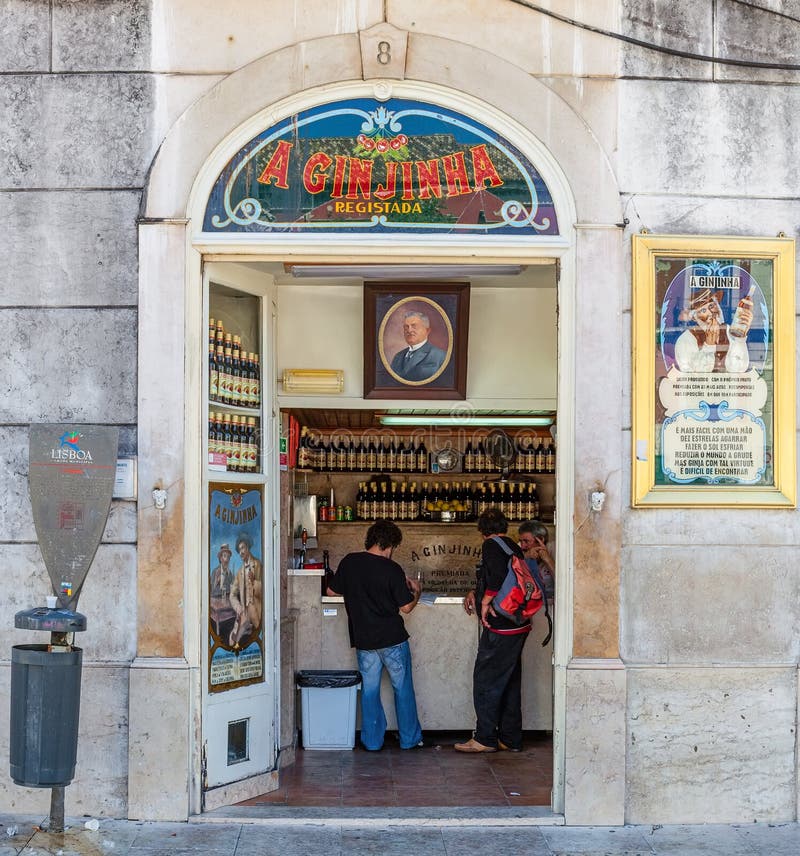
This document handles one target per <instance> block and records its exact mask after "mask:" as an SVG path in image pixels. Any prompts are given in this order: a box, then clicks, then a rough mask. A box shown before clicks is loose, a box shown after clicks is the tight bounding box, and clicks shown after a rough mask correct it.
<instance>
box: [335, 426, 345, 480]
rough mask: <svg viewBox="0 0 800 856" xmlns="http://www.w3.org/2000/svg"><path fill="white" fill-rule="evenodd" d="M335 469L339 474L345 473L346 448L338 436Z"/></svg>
mask: <svg viewBox="0 0 800 856" xmlns="http://www.w3.org/2000/svg"><path fill="white" fill-rule="evenodd" d="M336 469H337V470H338V471H339V472H340V473H344V472H347V446H345V444H344V439H343V438H342V437H341V435H340V436H339V443H338V445H337V446H336Z"/></svg>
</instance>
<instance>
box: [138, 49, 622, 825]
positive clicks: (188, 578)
mask: <svg viewBox="0 0 800 856" xmlns="http://www.w3.org/2000/svg"><path fill="white" fill-rule="evenodd" d="M273 61H274V58H273ZM268 64H269V63H268V62H267V61H266V60H265V65H268ZM248 73H249V74H252V73H255V74H256V76H258V75H259V74H262V73H264V69H263V68H262V69H250V71H249V72H248ZM237 76H238V75H234V76H233V77H237ZM240 82H241V81H240ZM226 85H227V84H226ZM226 85H223V84H221V87H222V88H223V89H224V88H226ZM379 86H381V87H385V86H387V84H386V83H382V84H379ZM388 86H389V87H390V88H389V92H392V93H394V94H407V95H409V96H413V97H419V96H420V95H421V93H424V94H425V97H427V98H428V99H431V98H432V97H433V98H435V99H436V100H437V101H438V102H439V103H442V104H445V105H447V106H452V107H455V108H458V109H461V110H463V111H464V112H467V113H469V114H470V115H475V116H479V117H480V118H481V120H482V121H484V122H485V123H486V124H487V125H491V126H494V127H502V129H503V132H504V133H505V134H506V135H507V136H509V137H510V138H513V139H514V140H515V141H516V142H517V144H518V145H519V146H520V148H521V149H522V150H523V151H525V152H527V153H528V154H529V156H530V157H531V159H532V160H534V161H535V162H536V163H537V166H539V167H540V168H541V169H542V170H543V172H544V173H546V175H547V178H548V181H549V182H550V186H551V187H552V188H553V189H554V196H556V197H557V199H558V202H557V207H559V208H560V210H561V211H563V212H564V214H563V216H562V223H563V224H564V230H563V231H564V234H565V235H566V240H562V241H560V242H558V246H553V245H551V246H549V247H540V248H532V247H530V246H525V245H524V244H523V243H521V242H518V241H517V242H514V241H508V242H498V243H497V244H495V245H493V246H492V248H491V250H488V251H487V248H486V247H483V246H481V245H480V243H479V242H478V243H470V242H469V241H460V242H458V244H448V243H447V242H446V241H420V240H418V239H416V240H414V241H413V242H403V241H397V240H392V241H388V240H387V241H366V240H364V239H359V238H354V239H351V240H348V241H346V242H342V241H336V242H332V241H327V240H320V239H317V240H314V239H311V238H308V237H305V236H304V237H303V238H300V239H293V240H277V241H270V242H263V241H260V240H257V239H256V240H254V239H253V237H252V236H242V237H237V238H235V239H230V238H228V239H225V240H220V241H210V240H208V239H207V237H204V236H202V235H201V234H199V228H198V227H197V224H198V223H199V221H200V212H201V209H202V208H204V204H205V199H206V198H207V194H208V191H209V188H210V184H211V182H212V181H213V179H214V177H215V176H216V174H217V173H218V171H219V169H220V167H221V166H222V165H223V164H224V163H225V162H226V161H227V159H228V158H229V157H230V155H231V153H232V152H233V151H236V150H237V148H238V147H239V146H241V145H242V144H243V143H245V142H246V141H247V140H248V139H250V138H251V137H252V136H253V135H254V134H255V133H257V132H258V131H260V130H261V129H263V127H264V126H265V122H266V121H267V118H266V117H267V116H269V117H270V118H272V117H274V116H276V115H291V114H292V113H293V112H295V111H297V110H298V109H301V108H302V107H303V106H305V105H309V104H314V103H320V102H323V101H325V100H329V99H330V98H331V95H332V93H331V89H330V88H327V89H326V90H325V91H324V92H323V91H319V90H318V91H308V92H303V93H299V94H297V95H294V96H292V97H291V99H286V100H284V101H283V102H278V103H277V104H275V105H273V106H270V108H269V112H268V113H266V114H265V113H263V112H259V113H256V114H254V115H253V116H252V118H251V119H249V120H248V121H246V122H244V123H242V124H240V125H239V127H238V128H236V129H235V130H232V131H231V133H230V134H229V135H228V136H227V137H226V138H225V140H224V141H222V142H220V143H217V147H216V149H215V150H214V151H213V152H210V153H209V154H208V156H207V157H206V160H205V164H204V165H203V166H202V167H201V168H199V169H198V170H197V171H196V172H195V175H196V176H197V178H196V181H195V182H194V185H193V190H192V191H191V193H190V192H189V187H190V185H191V176H190V171H191V169H194V168H195V167H194V166H193V165H192V164H191V163H189V164H187V163H186V162H185V159H182V157H181V151H182V150H181V143H182V141H183V140H186V139H190V138H193V139H195V140H196V138H197V137H196V135H195V134H193V133H192V131H193V130H195V131H197V132H199V133H201V136H205V137H207V138H209V139H211V138H213V139H216V134H210V133H209V132H208V130H207V129H205V130H202V132H201V129H204V128H205V122H206V119H207V116H208V110H212V109H213V103H214V101H215V100H216V99H208V100H206V99H204V102H205V103H203V104H200V105H198V106H197V107H196V108H193V109H192V111H190V114H191V115H190V114H187V116H186V117H184V119H183V120H182V121H181V123H179V127H176V128H175V130H174V133H173V134H171V135H170V138H169V139H168V141H167V143H165V145H164V146H163V147H162V152H161V154H160V156H159V159H158V161H157V164H156V166H155V167H154V170H153V174H152V179H151V185H150V193H149V195H148V200H147V206H146V212H145V217H144V218H143V220H142V226H141V259H142V269H141V273H140V278H141V297H142V303H141V308H142V314H141V319H140V351H141V353H142V358H141V359H140V364H141V363H144V364H145V366H144V368H145V373H146V374H150V373H152V371H153V369H152V366H149V367H148V365H147V363H148V360H149V359H150V356H151V354H153V353H154V350H153V349H154V348H155V346H156V344H157V343H158V344H159V345H161V344H163V342H164V336H165V335H166V337H167V339H168V340H169V341H170V343H171V346H172V347H174V352H173V353H174V359H175V366H177V365H178V363H179V364H180V367H181V369H182V368H183V361H182V355H183V354H184V353H185V354H186V355H187V361H186V371H185V374H183V373H182V374H183V377H182V390H183V396H184V398H183V401H181V402H180V405H181V406H180V407H178V406H177V402H176V408H175V409H176V411H177V412H178V413H181V414H183V415H184V417H185V422H184V420H183V419H181V420H180V426H179V425H178V422H177V421H175V422H174V423H173V424H172V426H170V425H169V424H167V425H166V426H165V429H166V431H167V433H168V434H170V433H171V432H175V431H176V430H177V434H176V433H171V436H173V437H174V436H180V437H182V439H183V447H182V449H181V452H182V454H181V455H180V456H175V455H174V454H172V455H170V457H169V460H167V461H165V460H164V458H163V452H160V453H159V454H160V455H161V456H162V457H161V458H160V459H159V458H158V457H157V456H156V457H154V458H152V459H151V463H152V467H153V469H152V472H151V473H149V472H145V473H143V476H145V477H146V476H148V475H152V476H153V477H154V478H156V471H157V466H158V465H159V464H160V465H161V469H162V471H163V472H164V475H159V476H158V478H160V479H166V478H168V477H169V473H170V471H173V472H177V475H178V478H177V479H176V481H179V482H180V486H181V490H180V499H181V508H182V509H183V511H184V518H185V525H181V526H178V525H177V521H176V522H175V527H174V529H172V530H171V534H172V535H174V537H175V542H174V543H175V544H176V545H179V546H180V547H181V548H182V549H181V561H180V570H181V573H183V575H184V578H185V586H184V591H185V602H184V614H185V616H186V622H185V635H184V638H183V651H182V652H181V653H180V654H179V653H177V652H175V654H173V655H172V657H173V659H175V660H177V661H180V660H181V654H183V655H184V656H185V659H186V661H187V662H188V664H189V665H188V667H187V669H186V673H185V674H184V673H183V667H182V666H181V665H180V664H177V665H173V664H172V663H170V664H169V665H166V664H164V662H163V660H164V658H163V657H161V658H160V662H159V663H155V662H153V657H152V655H151V654H150V652H148V651H146V650H143V651H141V652H140V657H139V659H138V660H137V664H138V667H139V668H140V669H141V670H142V674H145V673H147V674H148V675H150V674H152V669H154V668H155V669H157V670H163V671H164V672H165V673H167V674H169V672H168V669H170V668H171V669H173V671H174V672H177V673H180V674H181V680H180V681H179V682H178V683H181V682H182V681H183V680H184V679H185V691H186V695H187V697H188V698H189V699H190V703H189V705H188V710H187V721H188V722H189V723H190V724H191V727H190V729H189V736H187V741H186V746H185V749H186V755H185V757H186V762H187V768H188V769H187V779H186V780H187V789H188V791H189V794H190V800H189V811H190V813H191V812H194V811H198V810H199V809H200V803H201V793H202V773H201V771H202V766H203V752H202V743H201V741H200V740H199V739H198V738H197V737H196V735H197V734H198V733H202V722H201V714H200V711H201V709H202V683H201V681H200V680H199V670H198V667H199V666H200V663H199V661H198V652H199V651H200V650H201V647H202V646H201V633H200V632H199V628H200V626H201V624H202V622H201V621H200V620H199V616H200V615H201V614H202V610H201V595H200V592H199V591H198V588H197V585H196V580H197V578H196V573H197V571H196V569H197V567H199V566H202V564H203V562H202V558H201V553H202V549H203V547H202V545H203V543H204V538H203V532H204V529H203V522H202V520H203V513H204V512H203V506H204V499H203V481H202V476H201V475H200V473H199V472H198V469H197V466H196V463H195V462H196V461H198V460H199V459H200V456H201V449H202V442H201V435H200V428H199V426H201V424H202V415H201V407H200V400H199V396H198V393H197V391H198V390H199V389H200V384H201V379H202V369H201V363H200V360H199V358H197V357H196V356H195V357H191V358H188V357H189V355H191V354H194V355H198V354H199V353H201V352H202V348H200V344H201V342H200V340H201V338H202V335H203V333H202V332H201V331H202V330H203V319H202V316H203V312H204V308H203V306H202V301H201V300H200V299H199V298H200V296H201V295H202V265H203V261H204V260H207V261H215V262H216V261H221V260H223V259H224V260H227V261H238V262H243V261H244V262H248V263H254V262H260V263H272V262H279V263H286V262H288V261H297V260H299V261H304V262H310V261H315V262H317V261H319V262H323V263H325V262H328V263H329V262H332V261H337V260H342V259H346V258H349V257H352V255H353V254H354V253H357V254H358V257H359V260H360V261H362V262H372V263H387V262H394V263H397V262H398V261H399V260H402V261H404V262H408V261H415V260H418V261H420V262H426V263H437V262H438V263H442V262H444V261H448V262H461V263H464V262H465V261H467V260H473V259H474V258H475V257H476V255H478V256H479V257H480V259H481V261H485V262H486V263H489V264H492V263H494V264H497V263H499V262H510V261H517V262H520V261H521V262H523V263H530V262H533V261H536V260H538V259H542V258H557V259H558V260H559V263H560V282H559V307H560V321H559V324H560V337H559V381H558V383H559V391H558V394H559V400H560V401H561V402H563V404H562V406H561V407H560V412H559V434H560V437H561V438H562V442H563V440H565V439H566V440H567V444H568V443H569V439H568V438H570V437H571V436H572V435H573V434H574V420H575V417H574V412H573V411H572V410H571V408H570V402H571V400H572V395H571V393H572V389H573V383H574V379H573V372H574V369H573V361H572V356H571V355H572V347H573V342H574V326H575V320H576V319H575V314H574V306H575V297H574V295H575V290H576V285H575V282H576V274H575V270H576V262H575V253H576V241H575V236H574V233H573V232H572V229H571V228H570V225H569V224H571V223H575V222H576V220H577V215H576V214H575V206H574V203H573V198H572V193H571V191H570V188H569V186H568V184H567V181H566V179H565V177H564V171H563V169H562V168H561V167H560V166H559V165H558V164H557V163H556V161H555V159H554V158H553V157H552V155H551V154H550V153H549V152H548V150H547V149H546V148H545V147H544V146H543V145H542V143H541V142H540V141H539V140H538V139H537V138H536V136H535V135H533V134H532V133H531V132H530V130H529V129H526V128H525V127H523V126H522V125H521V124H520V123H519V122H518V121H516V120H514V119H512V118H511V117H510V114H507V113H505V112H502V111H500V110H498V109H497V108H494V107H491V108H490V107H488V106H487V104H486V103H485V102H483V101H480V100H478V99H476V98H472V97H467V96H465V95H463V94H462V93H457V92H454V91H452V90H450V89H445V88H443V87H441V86H439V85H437V84H436V83H433V82H416V83H410V82H403V83H397V82H393V83H391V84H388ZM531 86H534V88H535V89H536V90H537V92H536V95H537V98H539V99H542V98H543V99H544V100H548V99H550V100H552V96H550V95H549V94H548V93H546V92H543V91H541V88H539V87H538V86H536V85H535V82H533V81H531V80H530V79H526V87H528V88H530V87H531ZM335 91H336V95H337V96H339V97H345V96H349V95H350V96H352V95H356V96H359V95H365V94H374V92H375V85H373V84H366V83H357V84H347V85H344V84H342V85H339V86H337V87H335ZM379 91H380V93H381V96H382V97H385V95H386V91H385V90H384V89H380V90H379ZM218 94H219V93H218ZM219 103H220V102H219V101H218V100H216V104H217V105H219ZM551 106H553V105H551ZM557 106H558V109H559V110H560V111H561V112H562V113H564V116H565V123H566V124H567V125H569V126H570V127H571V128H572V129H573V130H574V131H575V134H576V139H578V138H579V142H580V144H581V145H583V146H584V147H592V146H594V144H593V142H592V141H591V140H590V139H588V134H586V132H585V129H583V128H582V127H581V126H580V124H579V123H577V122H576V121H575V119H574V116H573V115H572V114H571V113H570V112H569V111H567V110H565V108H564V107H563V104H561V103H558V105H557ZM237 109H241V105H240V106H239V107H238V108H237ZM544 136H546V134H545V135H544ZM201 148H202V146H201ZM595 150H596V147H595ZM206 151H209V148H206ZM192 157H195V155H194V154H192V155H191V156H190V160H191V158H192ZM568 159H569V158H568ZM170 168H172V169H173V170H174V172H173V173H172V174H170ZM604 169H605V165H604ZM576 172H578V173H582V172H583V168H579V169H576ZM181 187H183V188H184V190H183V191H181ZM595 189H597V186H596V185H595ZM182 193H185V195H184V196H182ZM600 196H605V197H606V200H608V194H607V193H605V194H604V193H603V183H601V187H600ZM181 198H183V202H181V201H180V199H181ZM590 207H591V206H590ZM598 207H602V206H598ZM611 207H612V206H610V205H607V210H609V209H610V208H611ZM159 209H160V210H159ZM176 210H179V211H182V216H180V217H176V216H174V214H175V212H176ZM187 215H188V216H187ZM156 283H158V285H159V290H158V299H156V288H155V284H156ZM264 296H265V297H266V294H265V295H264ZM155 306H158V308H159V311H158V312H155V311H154V307H155ZM165 309H166V310H167V311H166V313H165V311H164V310H165ZM266 314H267V313H266V312H265V317H266ZM198 348H200V350H198ZM162 353H163V352H162ZM179 353H180V354H181V359H178V354H179ZM158 404H159V402H158V401H157V397H156V398H152V397H150V396H148V395H143V396H142V398H141V400H140V418H141V420H142V424H147V421H148V418H150V417H152V418H156V416H155V413H156V411H157V410H158ZM158 418H161V416H160V415H159V417H158ZM170 421H171V420H170V418H169V417H168V418H167V422H168V423H169V422H170ZM184 424H185V426H186V429H185V431H184V429H183V425H184ZM143 445H144V446H145V447H152V438H151V437H147V438H144V443H143ZM165 464H166V466H164V465H165ZM559 466H560V479H559V495H558V499H557V507H558V508H559V509H561V515H562V520H563V519H565V520H567V521H569V520H570V519H571V513H570V509H571V506H572V494H573V481H574V480H573V474H572V461H571V458H570V456H569V455H564V456H562V458H561V460H560V462H559ZM273 507H275V508H276V509H277V507H278V505H277V498H275V499H273ZM143 516H144V518H145V519H144V520H143V521H142V523H143V525H141V526H140V557H141V558H140V577H144V578H146V577H147V574H148V572H149V571H148V566H149V563H150V562H151V561H152V560H153V556H154V553H153V552H152V551H151V550H149V549H148V544H150V543H152V544H153V545H154V547H155V548H156V549H155V553H156V554H157V553H160V550H159V542H160V541H162V540H163V531H162V532H160V533H157V532H156V527H155V525H154V523H155V521H154V519H153V517H152V516H151V515H143ZM276 520H278V521H279V517H278V518H276ZM572 549H573V544H572V533H571V531H570V528H569V526H568V525H567V526H564V525H562V526H560V527H559V534H558V545H557V554H558V561H559V567H560V571H559V573H560V578H561V585H562V592H563V597H562V598H560V605H559V613H558V616H557V623H558V626H559V634H558V636H557V646H556V653H555V666H556V689H555V710H556V715H555V725H554V732H555V747H556V748H555V755H556V759H555V778H554V794H555V797H554V808H555V810H556V811H562V810H563V794H564V791H563V771H564V743H563V740H564V721H565V695H564V673H565V669H566V664H567V662H568V661H569V659H570V654H571V645H572V642H571V640H572V614H571V609H570V606H569V605H570V604H571V601H572V598H571V580H572V575H571V567H572ZM145 598H146V596H145ZM153 608H154V609H158V606H157V605H154V606H153ZM195 620H196V621H195ZM137 664H135V666H136V665H137ZM170 676H171V677H172V676H174V675H170ZM135 683H136V677H134V678H132V687H134V685H135ZM134 689H135V687H134ZM134 730H135V729H134ZM134 742H135V743H136V742H137V737H136V735H135V734H134ZM244 793H245V795H246V793H247V792H246V791H245V792H244ZM237 796H238V798H243V797H242V796H241V794H236V795H233V794H232V795H231V796H230V797H227V798H226V797H223V798H224V799H228V798H229V799H235V798H236V797H237Z"/></svg>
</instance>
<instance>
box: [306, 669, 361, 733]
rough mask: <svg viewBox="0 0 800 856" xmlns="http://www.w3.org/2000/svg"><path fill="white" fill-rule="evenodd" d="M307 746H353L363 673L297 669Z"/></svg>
mask: <svg viewBox="0 0 800 856" xmlns="http://www.w3.org/2000/svg"><path fill="white" fill-rule="evenodd" d="M296 678H297V687H298V689H299V690H300V703H301V704H300V706H301V709H302V723H303V725H302V727H303V748H304V749H352V748H353V747H354V746H355V743H356V699H357V697H358V690H359V687H360V686H361V672H358V671H349V670H345V671H336V670H330V669H328V670H325V669H323V670H319V669H306V670H303V671H299V672H297V675H296Z"/></svg>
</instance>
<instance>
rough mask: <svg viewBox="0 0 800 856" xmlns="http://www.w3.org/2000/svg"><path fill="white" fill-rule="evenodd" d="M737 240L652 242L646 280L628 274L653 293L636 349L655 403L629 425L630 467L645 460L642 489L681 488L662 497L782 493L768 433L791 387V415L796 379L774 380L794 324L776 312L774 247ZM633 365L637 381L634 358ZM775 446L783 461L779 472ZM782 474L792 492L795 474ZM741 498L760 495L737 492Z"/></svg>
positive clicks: (709, 500)
mask: <svg viewBox="0 0 800 856" xmlns="http://www.w3.org/2000/svg"><path fill="white" fill-rule="evenodd" d="M646 237H648V238H650V236H646ZM709 240H711V239H709ZM742 249H743V250H744V251H743V252H739V253H736V252H730V253H725V254H724V255H722V254H712V253H708V254H706V253H701V252H697V253H693V254H689V255H687V254H684V253H682V252H675V253H670V252H668V251H664V252H656V253H655V254H653V256H652V257H651V259H650V260H649V261H650V270H649V273H650V278H649V281H648V282H647V283H646V284H643V283H642V282H641V281H637V284H636V287H637V290H639V289H641V291H643V290H645V289H644V287H643V286H644V285H647V286H648V288H647V290H648V292H649V294H651V295H652V301H650V300H648V301H647V302H648V303H649V305H650V310H649V313H648V314H649V319H648V321H649V324H648V327H649V336H650V337H651V340H650V342H649V343H648V347H646V348H645V349H642V348H637V351H638V352H639V353H641V352H642V350H645V351H646V352H647V353H648V355H649V356H650V359H651V360H652V361H651V362H650V367H651V368H650V372H649V376H650V378H651V381H650V382H651V383H652V384H653V386H652V388H651V390H650V391H648V392H647V393H646V396H647V398H648V399H649V400H650V401H652V402H653V412H652V414H651V415H650V416H649V417H648V419H650V420H652V421H651V423H650V424H651V425H652V431H650V434H649V436H648V437H647V439H644V434H645V432H644V431H643V428H644V427H645V426H644V425H643V424H642V422H643V420H641V419H640V420H638V423H637V425H636V428H635V434H636V438H637V446H636V449H635V459H636V461H635V467H634V469H636V467H638V465H639V464H641V463H646V464H648V465H651V466H652V476H651V480H650V485H649V488H648V490H649V489H653V490H656V491H657V490H658V489H659V488H687V489H688V490H689V492H688V493H683V494H675V493H672V494H666V495H665V500H664V501H665V502H666V501H668V498H669V501H671V502H674V503H675V504H683V501H691V499H690V498H691V497H692V492H693V491H696V489H697V488H702V489H703V496H702V499H701V501H702V502H704V503H705V504H718V503H717V502H715V500H714V493H715V492H716V493H717V494H718V496H717V499H718V500H719V504H727V503H728V501H729V500H730V497H731V496H732V494H731V493H730V491H731V490H738V489H743V488H746V489H757V490H760V491H767V492H773V493H775V492H776V490H779V491H780V492H781V493H782V494H783V491H784V489H786V487H787V485H786V476H787V474H786V472H785V471H784V470H785V468H786V466H787V460H788V459H787V458H786V456H787V454H789V453H788V452H787V449H786V445H787V444H786V443H785V442H784V444H783V446H782V447H780V446H779V444H777V443H776V439H777V438H778V435H779V434H780V432H781V431H783V430H785V429H784V428H783V426H782V424H780V423H781V420H780V419H779V418H778V416H779V413H781V414H785V413H786V412H787V409H788V408H787V401H788V397H789V395H791V402H792V404H791V414H789V418H790V419H791V420H792V422H793V419H794V412H793V411H794V405H793V401H794V395H793V390H794V383H793V381H792V386H791V393H789V394H787V392H786V391H785V389H784V386H783V383H782V382H780V383H779V381H780V379H781V377H782V376H783V377H785V375H786V373H787V372H789V373H791V374H792V376H793V360H792V365H791V366H789V365H787V362H788V360H787V358H786V347H787V342H789V346H790V347H791V349H792V355H793V351H794V335H793V330H792V331H791V332H788V331H787V330H786V325H785V323H784V324H783V325H781V324H780V323H779V320H778V314H779V313H778V308H779V304H780V306H781V308H782V309H783V311H785V304H786V300H787V296H786V294H785V293H784V292H785V291H786V287H785V286H784V288H783V289H781V288H779V287H778V275H777V274H778V259H776V257H775V256H774V255H773V256H763V255H756V254H751V253H748V252H747V247H743V248H742ZM784 273H785V272H784ZM792 288H793V286H792ZM641 291H640V292H639V297H641ZM638 304H639V306H638V311H637V313H636V315H637V317H636V319H635V324H637V325H638V328H637V329H640V330H641V328H642V317H641V316H642V314H643V310H642V306H641V299H639V301H638ZM637 344H638V343H637ZM782 354H783V356H781V355H782ZM637 362H638V360H637ZM636 368H637V377H638V379H639V381H640V382H641V377H642V372H641V368H642V367H641V365H637V367H636ZM642 394H643V395H645V391H644V390H642ZM640 410H641V407H640ZM635 421H636V420H635ZM783 421H784V422H785V417H784V419H783ZM648 427H649V426H648ZM793 433H794V429H793V428H791V434H792V435H793ZM782 456H783V458H784V460H782V461H780V463H782V465H783V467H784V470H782V471H781V473H778V472H777V471H776V466H777V464H778V462H779V458H781V457H782ZM791 457H792V461H793V453H792V454H791ZM793 471H794V466H793V463H792V474H793ZM779 476H782V477H783V478H780V477H779ZM781 481H783V482H784V483H783V485H781V484H779V482H781ZM789 481H790V482H791V483H792V489H791V490H790V491H789V493H790V494H791V495H792V496H793V494H794V489H793V483H794V477H793V475H792V476H789ZM639 488H641V484H640V485H639ZM636 496H637V494H636V491H635V492H634V497H635V498H636ZM640 498H641V497H640ZM784 498H785V496H784ZM773 499H777V497H773ZM682 500H683V501H682ZM739 501H740V502H743V503H745V504H747V503H748V502H750V501H752V502H754V503H756V504H760V503H761V500H760V499H759V498H755V497H753V499H752V500H748V499H747V498H745V495H743V494H740V500H739ZM770 504H772V503H770ZM775 504H782V503H775Z"/></svg>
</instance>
